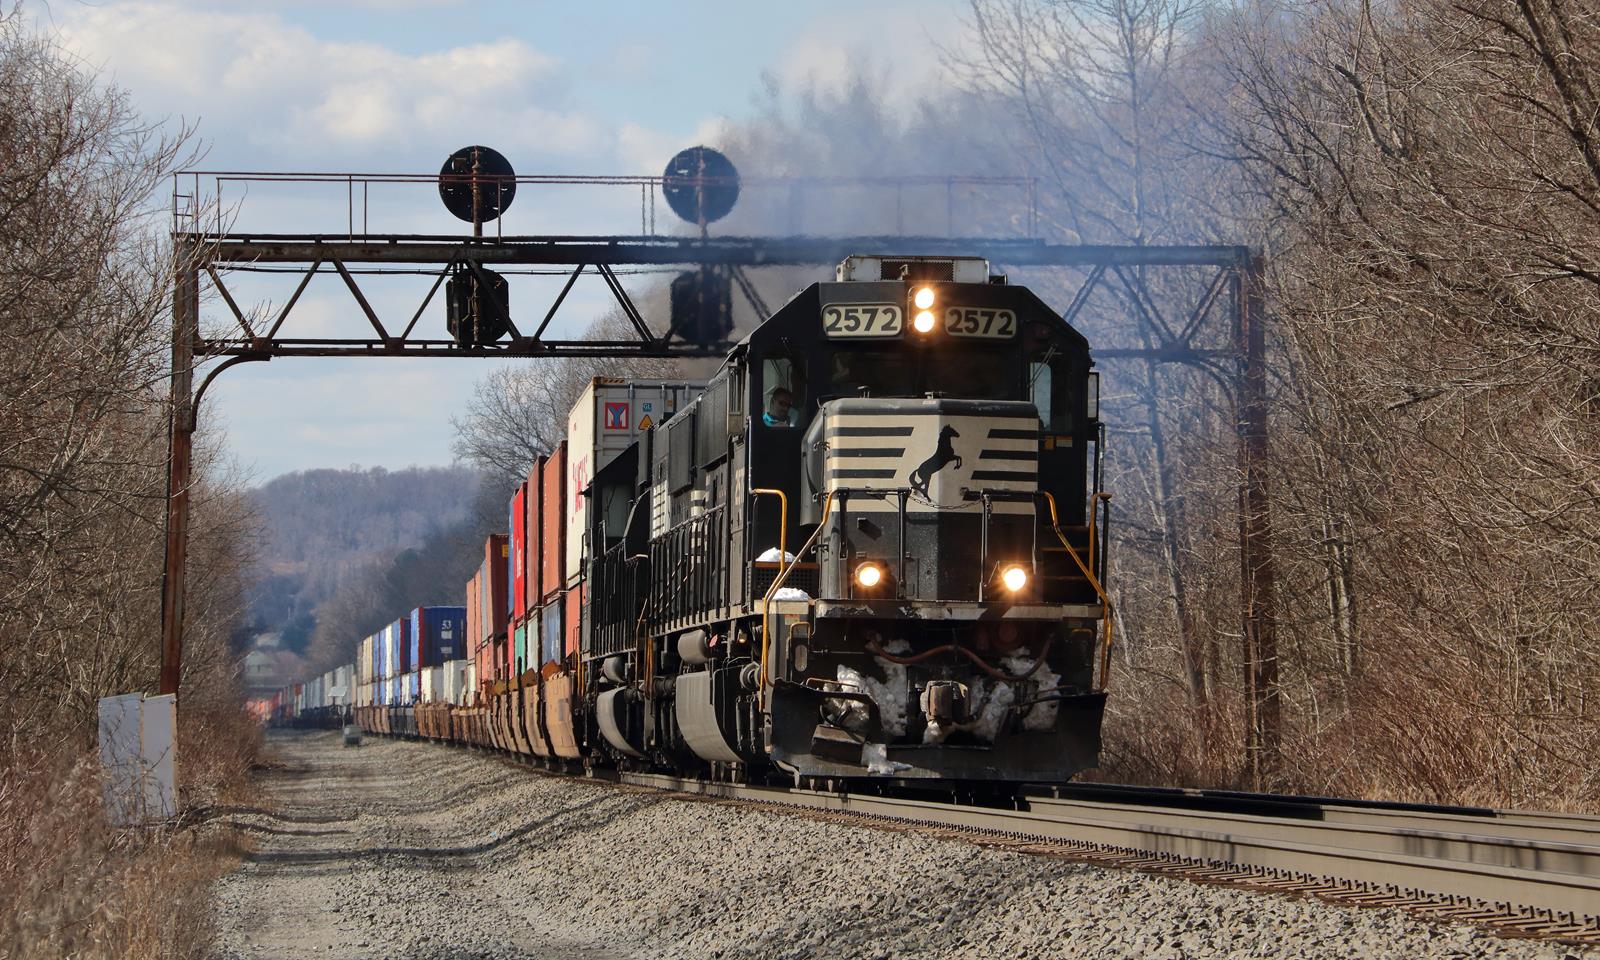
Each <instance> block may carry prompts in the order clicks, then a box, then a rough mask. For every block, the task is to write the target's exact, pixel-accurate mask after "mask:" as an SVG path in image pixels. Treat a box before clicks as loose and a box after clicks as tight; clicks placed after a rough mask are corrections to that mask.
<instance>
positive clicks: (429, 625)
mask: <svg viewBox="0 0 1600 960" xmlns="http://www.w3.org/2000/svg"><path fill="white" fill-rule="evenodd" d="M466 634H467V608H466V607H418V608H417V609H415V610H413V611H411V669H412V670H420V669H422V668H423V667H438V666H443V665H444V662H445V661H446V660H465V659H466V657H467V644H466Z"/></svg>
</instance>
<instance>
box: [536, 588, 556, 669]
mask: <svg viewBox="0 0 1600 960" xmlns="http://www.w3.org/2000/svg"><path fill="white" fill-rule="evenodd" d="M561 608H562V603H561V601H560V600H557V601H556V602H555V603H552V604H550V605H548V606H546V607H545V608H544V612H543V613H541V614H540V615H539V620H540V627H542V628H543V629H542V632H543V634H544V636H543V637H542V638H541V639H542V642H541V643H540V645H539V647H540V649H539V657H540V659H539V663H540V665H543V664H546V663H549V662H551V661H552V660H560V659H561V612H562V611H561Z"/></svg>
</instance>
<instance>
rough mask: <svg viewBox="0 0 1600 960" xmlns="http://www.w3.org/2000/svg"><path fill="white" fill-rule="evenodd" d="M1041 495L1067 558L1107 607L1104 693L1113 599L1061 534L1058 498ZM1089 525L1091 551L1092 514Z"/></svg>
mask: <svg viewBox="0 0 1600 960" xmlns="http://www.w3.org/2000/svg"><path fill="white" fill-rule="evenodd" d="M1039 495H1040V496H1042V497H1044V499H1045V502H1046V503H1048V504H1050V529H1051V530H1054V531H1055V534H1056V539H1058V540H1060V541H1061V545H1062V546H1063V547H1066V548H1067V556H1069V557H1071V558H1072V562H1073V563H1075V564H1077V565H1078V570H1079V571H1080V572H1081V573H1082V574H1083V576H1084V578H1085V579H1087V580H1088V581H1089V585H1090V586H1092V587H1094V592H1095V593H1096V594H1098V595H1099V597H1100V602H1101V603H1102V604H1104V605H1105V609H1106V613H1105V617H1104V618H1102V620H1103V627H1102V632H1103V633H1104V634H1105V639H1104V643H1103V645H1102V649H1101V651H1100V690H1101V691H1102V692H1103V691H1104V690H1105V689H1106V679H1107V673H1108V672H1109V671H1110V669H1111V639H1112V627H1111V621H1112V604H1111V597H1110V596H1109V595H1108V594H1107V593H1106V588H1105V587H1103V586H1101V584H1100V578H1099V577H1097V576H1095V575H1094V571H1093V570H1091V569H1090V568H1089V567H1088V565H1087V564H1085V563H1084V562H1083V558H1082V557H1080V556H1079V555H1078V551H1077V550H1076V549H1075V548H1074V547H1073V546H1072V544H1071V543H1070V542H1068V540H1067V535H1066V534H1064V533H1062V532H1061V518H1060V515H1059V514H1057V513H1056V498H1055V497H1053V496H1051V495H1050V491H1048V490H1040V491H1039ZM1107 496H1108V498H1109V495H1107ZM1089 524H1090V526H1089V530H1090V534H1089V537H1090V539H1089V545H1090V549H1093V548H1094V517H1093V515H1092V513H1091V516H1090V519H1089Z"/></svg>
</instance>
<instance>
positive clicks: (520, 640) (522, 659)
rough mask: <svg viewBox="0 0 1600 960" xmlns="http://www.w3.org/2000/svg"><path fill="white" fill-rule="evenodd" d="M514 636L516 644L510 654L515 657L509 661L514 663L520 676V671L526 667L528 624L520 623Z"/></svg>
mask: <svg viewBox="0 0 1600 960" xmlns="http://www.w3.org/2000/svg"><path fill="white" fill-rule="evenodd" d="M515 637H516V640H515V643H516V645H517V646H516V651H515V652H514V653H512V656H513V657H515V658H516V659H514V660H512V661H511V662H512V663H514V664H516V667H517V674H518V675H519V676H520V675H521V673H522V671H524V670H526V669H528V626H527V624H522V625H519V626H518V627H517V629H516V633H515Z"/></svg>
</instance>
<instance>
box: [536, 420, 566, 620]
mask: <svg viewBox="0 0 1600 960" xmlns="http://www.w3.org/2000/svg"><path fill="white" fill-rule="evenodd" d="M543 472H544V483H543V485H542V486H543V489H541V490H540V491H539V499H540V500H541V501H542V503H543V506H541V507H540V508H539V519H540V521H541V526H542V527H543V529H542V530H540V537H539V553H540V556H541V562H540V569H541V573H540V578H539V579H540V581H541V583H542V585H543V587H544V597H543V598H542V599H544V600H546V601H550V600H554V599H556V596H557V595H558V594H559V593H560V592H561V587H562V586H563V583H564V581H563V580H562V578H561V564H562V559H563V558H564V556H565V554H566V549H567V524H566V516H567V515H566V513H565V512H563V511H564V509H565V507H566V501H565V499H564V498H565V496H566V492H567V444H566V442H565V441H563V442H562V444H561V445H560V446H559V447H556V449H555V452H554V453H552V454H550V458H549V459H548V460H546V461H545V462H544V471H543Z"/></svg>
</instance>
